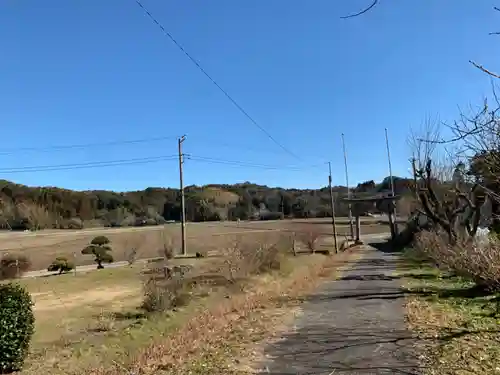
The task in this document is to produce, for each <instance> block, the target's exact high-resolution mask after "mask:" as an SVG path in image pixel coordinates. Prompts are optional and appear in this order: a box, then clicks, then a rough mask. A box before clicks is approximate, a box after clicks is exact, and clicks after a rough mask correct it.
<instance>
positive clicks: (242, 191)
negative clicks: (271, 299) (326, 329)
mask: <svg viewBox="0 0 500 375" xmlns="http://www.w3.org/2000/svg"><path fill="white" fill-rule="evenodd" d="M394 182H395V191H396V194H398V195H402V196H403V199H402V200H401V201H400V202H399V203H398V210H399V211H400V212H402V213H403V211H409V210H411V207H412V205H413V203H412V202H413V200H412V198H411V197H412V194H411V185H412V183H413V181H412V180H411V179H405V178H399V177H395V178H394ZM388 191H390V180H389V178H385V179H384V180H383V181H382V182H380V183H375V182H374V181H366V182H364V183H361V184H358V185H357V186H356V187H355V188H352V189H351V192H352V193H353V195H354V196H361V195H373V194H384V193H387V192H388ZM334 195H335V201H336V207H335V210H336V216H347V214H348V206H347V204H346V203H345V202H344V201H343V199H344V198H345V197H346V196H347V188H346V187H343V186H336V187H335V188H334ZM185 197H186V219H187V220H188V221H219V220H237V219H241V220H266V219H280V218H313V217H328V216H331V211H330V196H329V189H328V187H324V188H321V189H317V190H314V189H283V188H279V187H268V186H262V185H256V184H252V183H250V182H245V183H241V184H234V185H217V184H214V185H206V186H201V187H200V186H188V187H186V188H185ZM378 211H380V209H379V208H378V207H376V206H374V205H372V204H367V206H366V212H372V213H376V212H378ZM180 212H181V210H180V194H179V189H172V188H153V187H151V188H147V189H145V190H141V191H130V192H125V193H119V192H113V191H102V190H96V191H73V190H67V189H62V188H56V187H29V186H24V185H20V184H15V183H13V182H10V181H5V180H0V228H2V229H11V230H26V229H31V230H35V229H46V228H53V229H80V228H84V227H95V226H106V227H122V226H143V225H158V224H163V223H165V222H167V221H177V220H179V219H180Z"/></svg>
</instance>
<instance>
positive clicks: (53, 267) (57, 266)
mask: <svg viewBox="0 0 500 375" xmlns="http://www.w3.org/2000/svg"><path fill="white" fill-rule="evenodd" d="M74 268H75V265H74V264H73V263H72V262H70V261H69V260H68V259H66V258H65V257H57V258H56V259H55V260H54V261H53V262H52V263H51V264H50V266H49V267H48V268H47V271H48V272H59V275H60V274H62V273H66V272H69V271H71V270H72V269H74Z"/></svg>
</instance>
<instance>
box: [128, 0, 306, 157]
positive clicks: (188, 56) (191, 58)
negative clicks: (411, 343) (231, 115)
mask: <svg viewBox="0 0 500 375" xmlns="http://www.w3.org/2000/svg"><path fill="white" fill-rule="evenodd" d="M135 2H136V3H137V5H139V7H141V9H142V10H143V11H144V13H145V14H146V15H147V16H148V17H149V18H150V19H151V21H153V23H155V24H156V25H157V26H158V27H159V28H160V29H161V30H162V31H163V34H164V35H165V36H166V37H167V38H169V39H170V41H171V42H172V43H174V45H175V46H176V47H177V48H178V49H179V50H180V51H181V52H183V53H184V55H186V57H187V58H188V59H189V60H190V61H191V62H192V63H193V64H194V65H195V66H196V67H197V68H198V69H199V70H200V71H201V72H202V73H203V75H205V77H207V78H208V79H209V80H210V82H212V84H213V85H214V86H215V87H217V88H218V89H219V91H220V92H222V93H223V94H224V96H225V97H226V98H227V99H228V100H229V101H230V102H231V103H232V104H233V105H234V106H235V107H236V108H237V109H238V110H239V111H240V112H241V113H242V114H243V115H244V116H245V117H246V118H247V119H248V120H250V122H251V123H252V124H253V125H254V126H256V127H257V128H258V129H260V131H262V132H263V133H264V134H265V135H266V136H267V137H268V138H269V139H270V140H271V141H272V142H274V143H275V144H276V145H277V146H279V147H280V148H281V149H282V150H283V151H285V152H286V153H287V154H289V155H290V156H292V157H294V158H295V159H299V160H300V159H301V158H300V157H299V156H297V155H296V154H295V153H293V152H292V151H290V150H289V149H288V148H286V147H285V146H284V145H283V144H282V143H280V142H279V141H278V140H277V139H276V138H274V137H273V136H272V134H271V133H269V132H268V131H267V130H266V129H265V128H264V127H263V126H262V125H260V124H259V123H258V122H257V121H256V120H255V119H254V118H253V117H252V116H251V115H250V114H249V113H248V112H247V111H246V110H245V109H244V108H243V107H242V106H241V105H240V104H239V103H238V102H237V101H236V100H235V99H234V98H233V97H232V96H231V95H229V93H228V92H227V91H226V90H225V89H224V88H222V86H220V85H219V83H217V81H216V80H215V79H214V78H213V77H212V76H211V75H210V74H208V72H207V71H206V70H205V69H204V68H203V67H202V66H201V65H200V63H199V62H198V61H197V60H196V59H195V58H194V57H193V56H192V55H191V54H190V53H189V52H187V50H186V49H185V48H184V47H183V46H182V45H181V44H180V43H179V41H178V40H177V39H176V38H174V37H173V35H172V34H171V33H170V32H168V31H167V30H166V29H165V27H163V25H162V24H161V23H160V22H159V21H158V20H157V19H156V18H155V17H154V16H153V15H152V14H151V12H150V11H149V10H148V9H146V7H145V6H144V5H143V4H142V2H141V1H140V0H135Z"/></svg>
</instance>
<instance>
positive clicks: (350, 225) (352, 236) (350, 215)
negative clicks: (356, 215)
mask: <svg viewBox="0 0 500 375" xmlns="http://www.w3.org/2000/svg"><path fill="white" fill-rule="evenodd" d="M342 149H343V150H344V166H345V184H346V185H347V199H351V189H350V188H349V173H348V172H347V152H346V150H345V139H344V133H342ZM348 208H349V227H350V230H351V239H354V227H353V223H352V210H351V202H348Z"/></svg>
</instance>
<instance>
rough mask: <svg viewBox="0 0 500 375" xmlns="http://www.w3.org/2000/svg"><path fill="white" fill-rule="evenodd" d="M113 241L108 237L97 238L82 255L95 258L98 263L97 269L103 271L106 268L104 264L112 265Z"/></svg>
mask: <svg viewBox="0 0 500 375" xmlns="http://www.w3.org/2000/svg"><path fill="white" fill-rule="evenodd" d="M110 243H111V241H110V240H109V239H108V237H106V236H97V237H95V238H94V239H93V240H92V241H90V245H88V246H87V247H85V248H84V249H83V250H82V254H84V255H88V254H92V255H94V257H95V262H96V263H97V269H102V268H104V266H103V265H102V263H103V262H107V263H112V262H113V256H112V255H111V254H109V251H111V250H112V249H111V246H110V245H109V244H110Z"/></svg>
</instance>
